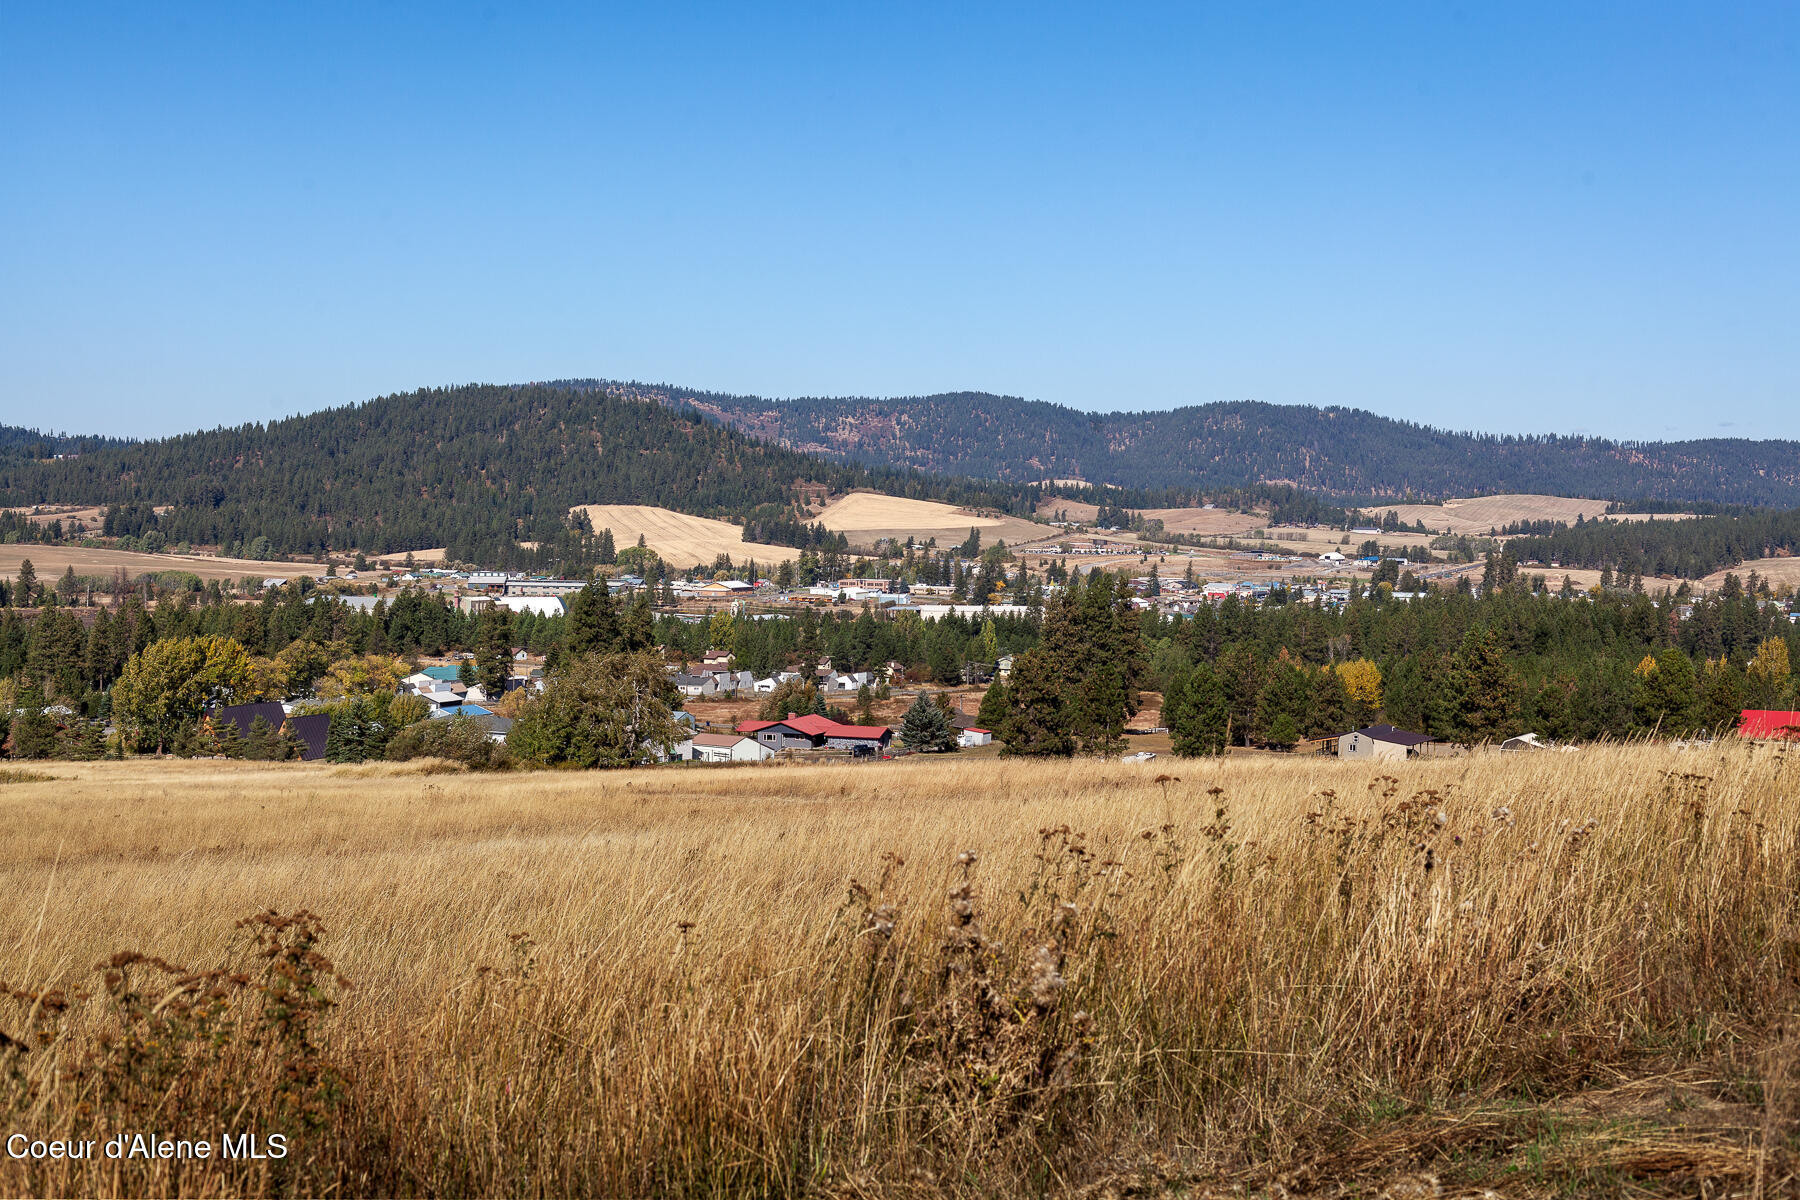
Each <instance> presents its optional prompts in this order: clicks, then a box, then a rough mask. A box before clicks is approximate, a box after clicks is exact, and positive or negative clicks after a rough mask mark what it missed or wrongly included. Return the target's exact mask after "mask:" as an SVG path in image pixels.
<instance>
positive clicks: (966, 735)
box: [956, 727, 994, 746]
mask: <svg viewBox="0 0 1800 1200" xmlns="http://www.w3.org/2000/svg"><path fill="white" fill-rule="evenodd" d="M993 740H994V735H993V733H992V732H991V731H990V730H986V729H975V728H973V727H970V728H968V729H965V730H963V731H962V733H961V735H960V736H958V737H957V739H956V741H957V744H958V745H961V746H987V745H991V744H992V743H993Z"/></svg>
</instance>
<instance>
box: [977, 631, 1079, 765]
mask: <svg viewBox="0 0 1800 1200" xmlns="http://www.w3.org/2000/svg"><path fill="white" fill-rule="evenodd" d="M1062 689H1063V680H1062V676H1061V673H1060V672H1059V671H1058V670H1057V668H1056V663H1055V660H1054V659H1053V658H1052V657H1051V655H1050V653H1049V652H1048V651H1046V650H1044V649H1042V648H1039V649H1033V650H1027V651H1026V652H1025V653H1023V654H1021V655H1019V656H1018V657H1016V658H1014V659H1013V671H1012V681H1011V683H1010V684H1009V685H1008V688H1007V701H1008V703H1007V709H1006V720H1005V721H1004V722H1002V723H1001V726H1000V728H999V729H998V730H996V732H997V733H998V734H999V735H1000V738H1001V740H1002V741H1004V742H1005V743H1006V749H1005V753H1007V754H1014V755H1029V756H1033V757H1039V756H1050V755H1061V756H1067V755H1070V754H1073V753H1075V741H1074V738H1073V737H1072V736H1071V735H1070V732H1069V721H1068V716H1067V714H1065V713H1064V711H1063V690H1062Z"/></svg>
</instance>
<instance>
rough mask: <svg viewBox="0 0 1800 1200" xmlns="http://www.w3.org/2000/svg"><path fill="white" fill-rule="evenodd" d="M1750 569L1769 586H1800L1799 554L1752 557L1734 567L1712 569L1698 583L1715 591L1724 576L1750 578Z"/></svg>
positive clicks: (1723, 581)
mask: <svg viewBox="0 0 1800 1200" xmlns="http://www.w3.org/2000/svg"><path fill="white" fill-rule="evenodd" d="M1752 571H1755V572H1756V573H1757V574H1758V575H1760V576H1762V577H1763V578H1764V579H1766V580H1768V581H1769V586H1770V587H1780V586H1781V585H1782V584H1784V583H1785V584H1787V585H1788V586H1789V587H1793V588H1800V555H1788V556H1786V557H1783V558H1753V559H1750V560H1749V561H1748V562H1742V563H1739V564H1738V565H1737V566H1735V567H1730V568H1727V569H1726V570H1722V571H1714V572H1713V573H1712V574H1711V575H1708V576H1707V577H1706V578H1705V579H1703V580H1701V581H1700V583H1701V586H1703V587H1705V588H1706V589H1707V590H1708V591H1716V590H1717V589H1719V588H1720V587H1723V586H1724V584H1725V576H1727V575H1736V576H1737V577H1738V578H1739V579H1740V580H1746V579H1749V578H1750V572H1752Z"/></svg>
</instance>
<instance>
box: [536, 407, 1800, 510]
mask: <svg viewBox="0 0 1800 1200" xmlns="http://www.w3.org/2000/svg"><path fill="white" fill-rule="evenodd" d="M565 382H566V384H567V385H568V386H575V387H585V388H590V389H601V390H606V391H608V392H610V393H612V394H617V395H633V396H643V397H646V398H653V399H658V400H661V401H663V402H664V403H673V404H680V405H683V406H691V407H693V408H696V409H698V410H700V411H701V412H703V413H706V414H708V415H709V416H711V417H713V418H714V419H716V420H719V421H722V422H724V423H725V424H728V425H730V426H732V427H733V428H735V429H740V430H744V431H746V432H749V433H754V434H756V435H757V436H759V437H763V438H768V439H770V440H773V441H777V442H779V443H781V444H782V445H784V446H789V447H792V448H794V449H797V450H804V451H806V452H808V453H813V454H821V455H825V456H828V457H832V458H837V459H840V460H847V461H852V462H861V463H869V464H882V465H892V466H907V467H915V468H918V469H919V470H923V471H935V472H942V473H946V474H954V475H968V476H974V477H977V478H986V479H1005V480H1042V479H1056V478H1071V477H1074V478H1081V479H1085V480H1088V481H1089V482H1093V483H1111V484H1117V485H1119V486H1121V487H1129V488H1146V489H1152V488H1194V489H1208V488H1223V487H1242V486H1245V485H1247V484H1253V483H1257V482H1262V481H1284V482H1288V483H1292V484H1294V485H1296V486H1298V487H1300V488H1302V489H1304V490H1307V491H1312V492H1320V493H1324V494H1327V495H1330V496H1334V497H1374V496H1405V495H1415V496H1419V497H1422V498H1427V499H1445V498H1448V497H1452V496H1467V495H1474V494H1480V493H1491V492H1547V493H1552V494H1556V495H1565V496H1592V497H1599V498H1602V499H1613V498H1619V499H1661V500H1671V501H1715V502H1720V503H1733V504H1755V505H1766V506H1774V507H1787V508H1793V507H1800V442H1792V441H1749V440H1745V439H1726V438H1721V439H1712V440H1706V441H1691V442H1651V443H1629V442H1613V441H1607V440H1605V439H1602V438H1577V437H1556V436H1524V437H1494V436H1487V435H1477V434H1466V433H1452V432H1448V431H1446V430H1442V429H1434V428H1430V427H1428V426H1424V425H1414V424H1411V423H1409V422H1405V421H1395V420H1390V419H1388V418H1386V417H1380V416H1376V415H1375V414H1373V413H1367V412H1362V411H1359V410H1356V409H1348V408H1310V407H1304V406H1283V405H1274V404H1261V403H1256V402H1250V401H1246V402H1234V403H1222V404H1207V405H1202V406H1198V407H1192V408H1178V409H1174V410H1172V411H1169V412H1139V413H1084V412H1078V411H1076V410H1075V409H1071V408H1064V407H1061V406H1059V405H1055V404H1046V403H1043V402H1040V401H1030V400H1021V399H1018V398H1017V397H1012V396H995V395H990V394H988V393H985V392H955V393H947V394H944V395H937V396H912V397H905V398H900V399H888V400H873V399H865V398H841V399H821V398H805V399H797V400H779V401H777V400H765V399H761V398H759V397H755V396H731V395H722V394H719V393H713V392H700V391H692V390H688V389H683V388H676V387H671V386H667V385H646V384H636V383H629V384H627V383H613V382H609V381H603V380H574V381H565Z"/></svg>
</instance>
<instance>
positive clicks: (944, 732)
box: [900, 692, 957, 754]
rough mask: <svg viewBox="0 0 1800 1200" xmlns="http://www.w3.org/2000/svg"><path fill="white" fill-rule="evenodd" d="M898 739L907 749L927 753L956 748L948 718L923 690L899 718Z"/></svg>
mask: <svg viewBox="0 0 1800 1200" xmlns="http://www.w3.org/2000/svg"><path fill="white" fill-rule="evenodd" d="M900 739H901V740H902V741H903V742H905V743H906V746H907V748H908V749H910V750H917V751H922V752H924V753H927V754H934V753H940V752H942V751H945V750H955V749H956V748H957V739H956V730H955V729H954V728H952V727H951V724H950V719H949V718H948V717H946V716H945V715H944V710H943V709H942V708H940V707H939V706H938V705H937V703H936V702H934V701H933V700H932V699H931V697H930V696H928V695H926V694H925V693H924V692H920V693H919V698H918V699H917V700H914V701H913V703H912V707H911V708H909V709H907V710H906V716H905V717H903V718H901V721H900Z"/></svg>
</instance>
